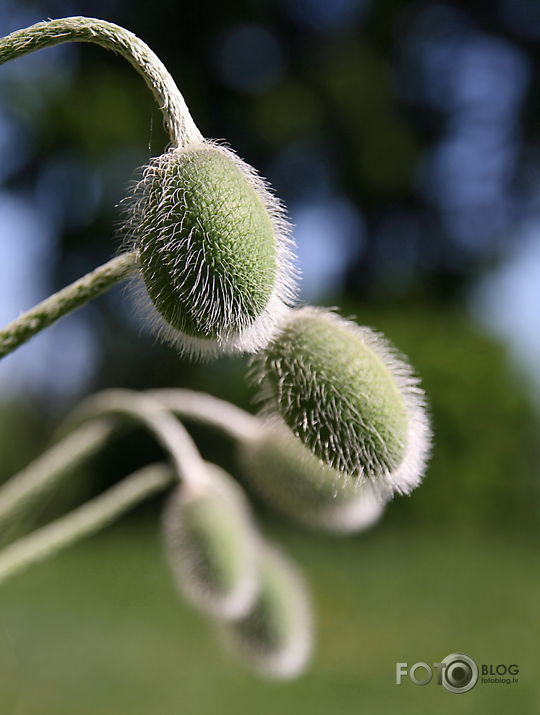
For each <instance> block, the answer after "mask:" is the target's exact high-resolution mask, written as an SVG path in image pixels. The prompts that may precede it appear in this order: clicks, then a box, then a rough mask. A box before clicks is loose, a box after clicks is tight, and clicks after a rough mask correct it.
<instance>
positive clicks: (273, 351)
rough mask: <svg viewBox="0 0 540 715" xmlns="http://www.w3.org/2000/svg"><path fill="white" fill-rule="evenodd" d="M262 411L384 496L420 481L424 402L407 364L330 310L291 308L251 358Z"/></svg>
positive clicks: (425, 440) (425, 437) (426, 437)
mask: <svg viewBox="0 0 540 715" xmlns="http://www.w3.org/2000/svg"><path fill="white" fill-rule="evenodd" d="M252 374H253V375H254V377H255V379H256V381H257V382H258V384H259V398H260V400H261V401H262V403H263V407H264V410H265V411H266V412H267V413H270V414H277V415H279V416H280V418H281V419H282V420H283V421H284V422H285V424H286V425H287V426H288V427H289V428H290V429H291V430H292V432H293V433H294V434H295V435H296V436H297V437H298V438H299V439H300V440H301V441H302V442H303V443H304V445H305V446H306V447H307V448H308V449H309V450H310V451H311V452H312V453H313V454H314V455H315V456H316V457H318V458H319V459H321V460H322V461H323V462H324V463H325V464H327V465H329V466H330V467H332V468H333V469H335V470H336V471H337V472H339V473H340V474H342V475H344V477H345V478H348V479H352V481H353V482H355V483H357V484H358V483H363V482H364V481H365V480H366V479H369V480H371V483H372V485H373V486H374V488H375V489H376V490H377V491H378V492H380V493H381V494H383V495H387V494H389V493H391V492H399V493H408V492H410V491H411V489H413V488H414V487H415V486H417V485H418V484H419V482H420V480H421V477H422V473H423V470H424V466H425V462H426V458H427V453H428V451H429V443H430V429H429V424H428V419H427V416H426V410H425V401H424V395H423V392H422V390H421V389H420V387H419V385H418V380H417V379H416V378H415V377H414V376H413V374H412V370H411V368H410V366H409V365H408V363H407V362H406V361H405V359H404V358H403V357H402V356H400V355H398V354H397V353H396V352H395V351H394V350H393V349H392V348H391V347H390V346H389V345H388V343H387V342H386V340H385V339H384V338H383V337H382V336H380V335H378V334H377V333H374V332H373V331H372V330H370V329H369V328H364V327H359V326H357V325H355V324H354V323H352V322H350V321H347V320H344V319H342V318H340V317H338V316H337V315H335V314H334V313H332V312H330V311H325V310H322V309H317V308H309V307H308V308H301V309H299V310H295V311H291V312H290V313H289V317H288V319H287V321H286V322H285V324H284V325H283V326H282V328H281V330H280V332H279V333H278V334H277V335H276V336H274V338H273V339H272V340H271V341H270V343H269V344H268V345H267V347H266V348H265V349H264V350H263V351H262V352H261V353H260V354H259V355H258V356H256V358H255V359H254V362H253V370H252Z"/></svg>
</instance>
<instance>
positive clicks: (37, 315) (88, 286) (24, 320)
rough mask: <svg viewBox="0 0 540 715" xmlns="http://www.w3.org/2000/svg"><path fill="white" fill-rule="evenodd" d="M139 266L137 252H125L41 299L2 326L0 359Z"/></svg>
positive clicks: (0, 332) (0, 331)
mask: <svg viewBox="0 0 540 715" xmlns="http://www.w3.org/2000/svg"><path fill="white" fill-rule="evenodd" d="M136 269H137V255H136V253H135V252H130V253H122V254H121V255H120V256H117V257H116V258H113V259H112V260H110V261H109V262H108V263H105V264H104V265H102V266H100V267H99V268H96V269H95V270H94V271H92V272H91V273H87V274H86V275H85V276H83V277H82V278H79V280H77V281H75V282H74V283H72V284H71V285H69V286H67V287H66V288H62V290H60V291H58V293H54V294H53V295H51V296H49V298H46V299H45V300H44V301H42V302H41V303H38V304H37V305H36V306H34V307H33V308H31V309H30V310H29V311H27V312H26V313H23V314H22V315H21V316H20V317H19V318H17V319H16V320H14V321H13V322H12V323H10V324H9V325H6V327H5V328H3V329H2V330H0V359H1V358H3V357H5V356H6V355H8V354H9V353H10V352H12V351H13V350H15V349H16V348H18V347H19V346H20V345H22V344H23V343H25V342H26V341H27V340H28V339H29V338H31V337H32V336H33V335H35V334H36V333H39V332H40V331H41V330H44V329H45V328H47V327H48V326H49V325H52V324H53V323H54V322H56V321H57V320H58V319H59V318H61V317H62V316H64V315H67V314H68V313H71V312H72V311H73V310H75V309H76V308H80V307H81V306H83V305H84V304H85V303H88V301H90V300H92V299H93V298H97V296H98V295H101V293H104V292H105V291H107V290H109V288H111V287H112V286H113V285H114V284H115V283H118V282H119V281H121V280H124V279H125V278H127V277H128V276H129V275H130V274H131V273H133V272H135V270H136Z"/></svg>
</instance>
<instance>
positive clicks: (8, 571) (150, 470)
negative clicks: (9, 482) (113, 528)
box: [0, 464, 174, 583]
mask: <svg viewBox="0 0 540 715" xmlns="http://www.w3.org/2000/svg"><path fill="white" fill-rule="evenodd" d="M173 479H174V473H173V470H172V469H171V468H170V467H167V466H166V465H164V464H153V465H151V466H148V467H145V468H143V469H141V470H139V471H137V472H134V473H133V474H132V475H130V476H129V477H126V479H124V480H123V481H122V482H120V483H119V484H117V485H115V486H114V487H112V488H111V489H109V490H107V491H106V492H104V493H103V494H101V495H100V496H99V497H97V498H96V499H93V500H92V501H90V502H88V503H86V504H84V505H83V506H81V507H79V508H78V509H75V510H74V511H72V512H71V513H70V514H67V515H66V516H64V517H61V518H60V519H57V520H56V521H54V522H53V523H52V524H48V525H47V526H45V527H43V528H41V529H38V530H37V531H34V532H33V533H32V534H29V535H28V536H25V537H23V538H21V539H19V540H18V541H16V542H14V543H13V544H10V546H8V547H6V548H5V549H3V550H2V551H0V583H1V582H2V581H5V580H7V579H8V578H9V577H10V576H14V575H15V574H17V573H18V572H20V571H23V570H24V569H25V568H27V567H28V566H31V565H32V564H34V563H36V562H38V561H42V560H43V559H46V558H48V557H50V556H54V555H55V554H57V553H58V552H59V551H62V549H65V548H66V547H67V546H70V545H71V544H74V543H75V542H77V541H78V540H79V539H82V538H83V537H85V536H88V535H89V534H93V533H94V532H96V531H99V529H102V528H103V527H105V526H107V525H108V524H110V523H111V522H112V521H113V520H114V519H116V518H117V517H118V516H120V515H121V514H123V513H124V512H125V511H127V510H128V509H130V508H131V507H133V506H135V505H136V504H138V503H139V502H141V501H143V500H144V499H146V498H148V497H150V496H152V495H153V494H155V493H157V492H159V491H161V490H162V489H164V488H165V487H167V486H169V484H171V483H172V481H173Z"/></svg>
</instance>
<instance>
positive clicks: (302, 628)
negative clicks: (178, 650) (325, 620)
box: [226, 544, 313, 678]
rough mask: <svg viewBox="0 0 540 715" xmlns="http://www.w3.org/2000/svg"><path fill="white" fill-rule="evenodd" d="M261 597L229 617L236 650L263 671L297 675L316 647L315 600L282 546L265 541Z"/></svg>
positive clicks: (278, 675)
mask: <svg viewBox="0 0 540 715" xmlns="http://www.w3.org/2000/svg"><path fill="white" fill-rule="evenodd" d="M259 567H260V587H259V593H258V597H257V600H256V601H255V604H254V605H253V607H252V609H251V610H250V612H249V613H248V614H247V615H245V616H244V617H243V618H241V619H239V620H235V621H231V622H229V623H227V626H226V635H227V637H228V640H229V642H230V643H231V645H232V646H233V648H234V650H236V652H237V653H238V655H239V656H240V657H242V658H243V659H244V660H245V661H246V663H247V664H248V665H249V666H252V667H254V668H255V670H257V671H258V672H259V673H261V674H262V675H266V676H270V677H275V678H294V677H295V676H297V675H299V674H300V673H301V672H302V671H303V670H304V668H305V666H306V663H307V661H308V659H309V656H310V655H311V648H312V640H313V635H312V619H311V605H310V601H309V597H308V594H307V591H306V587H305V585H304V583H303V581H302V579H301V577H300V575H299V573H298V572H297V570H296V568H295V566H294V565H293V564H291V563H290V562H289V561H288V560H287V559H286V558H285V556H283V555H282V554H281V553H280V552H278V551H276V550H275V549H274V548H271V547H270V546H268V545H267V544H261V553H260V563H259Z"/></svg>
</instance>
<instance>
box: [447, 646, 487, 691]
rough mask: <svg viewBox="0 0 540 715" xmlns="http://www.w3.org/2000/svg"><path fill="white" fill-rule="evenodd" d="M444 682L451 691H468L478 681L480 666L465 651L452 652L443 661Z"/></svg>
mask: <svg viewBox="0 0 540 715" xmlns="http://www.w3.org/2000/svg"><path fill="white" fill-rule="evenodd" d="M442 665H443V666H446V667H443V672H442V684H443V685H444V687H445V688H446V689H447V690H449V691H450V692H451V693H467V692H468V691H469V690H472V689H473V688H474V686H475V685H476V683H477V682H478V666H477V665H476V663H475V662H474V660H473V659H472V658H469V656H468V655H463V653H452V654H451V655H447V656H446V658H445V659H444V660H443V661H442Z"/></svg>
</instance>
